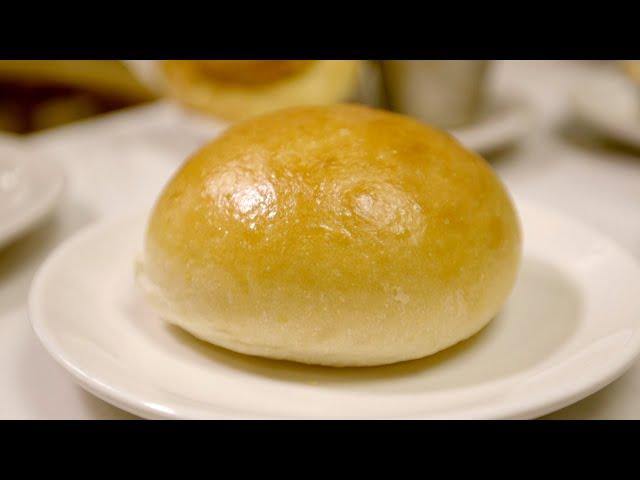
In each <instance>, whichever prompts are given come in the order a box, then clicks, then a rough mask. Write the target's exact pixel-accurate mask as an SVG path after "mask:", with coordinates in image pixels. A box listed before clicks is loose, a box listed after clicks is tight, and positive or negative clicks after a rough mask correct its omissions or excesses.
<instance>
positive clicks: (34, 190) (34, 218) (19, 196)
mask: <svg viewBox="0 0 640 480" xmlns="http://www.w3.org/2000/svg"><path fill="white" fill-rule="evenodd" d="M63 178H64V176H63V174H62V171H61V170H60V169H59V168H57V167H56V166H55V165H53V164H52V163H50V162H47V161H38V160H36V159H32V158H31V157H29V156H28V155H26V154H25V152H24V151H23V150H22V149H21V148H19V147H17V146H16V147H13V146H9V145H7V144H6V143H3V144H0V248H1V247H3V246H5V245H7V244H8V243H9V242H11V241H12V240H14V239H15V238H16V237H18V236H19V235H21V234H22V233H24V232H26V231H27V230H28V229H29V228H31V227H33V226H35V225H36V224H37V223H38V222H40V221H41V220H42V219H43V218H44V217H45V216H46V215H47V214H48V213H49V212H51V210H52V209H53V207H54V206H55V205H56V203H57V200H58V198H59V196H60V192H61V191H62V185H63V183H64V181H63Z"/></svg>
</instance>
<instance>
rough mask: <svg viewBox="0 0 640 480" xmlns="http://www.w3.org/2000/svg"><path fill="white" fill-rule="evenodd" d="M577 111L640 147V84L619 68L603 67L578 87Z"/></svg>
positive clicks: (605, 130) (606, 131) (591, 122)
mask: <svg viewBox="0 0 640 480" xmlns="http://www.w3.org/2000/svg"><path fill="white" fill-rule="evenodd" d="M572 100H573V102H572V103H573V109H574V111H575V113H576V115H577V116H578V117H579V118H580V119H581V120H583V121H584V122H586V123H587V124H588V125H590V126H591V127H593V128H595V129H597V130H598V131H600V132H601V133H602V134H604V135H606V136H608V137H610V138H613V139H615V140H617V141H619V142H623V143H626V144H628V145H630V146H633V147H635V148H640V86H637V85H635V84H634V83H633V82H631V80H629V79H627V78H626V77H625V76H624V75H623V74H622V72H620V71H618V70H614V69H611V70H608V69H607V70H603V71H600V72H597V73H595V74H593V75H592V76H590V77H588V78H586V79H585V80H584V81H583V82H582V83H581V84H579V85H577V86H576V88H575V89H574V92H573V95H572Z"/></svg>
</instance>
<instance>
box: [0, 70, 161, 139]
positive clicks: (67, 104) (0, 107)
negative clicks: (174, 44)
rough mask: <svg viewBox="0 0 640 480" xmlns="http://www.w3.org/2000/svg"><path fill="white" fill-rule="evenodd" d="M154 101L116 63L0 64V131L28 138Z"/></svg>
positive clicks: (138, 82)
mask: <svg viewBox="0 0 640 480" xmlns="http://www.w3.org/2000/svg"><path fill="white" fill-rule="evenodd" d="M153 98H155V96H154V94H153V93H152V92H151V91H150V90H149V89H148V88H147V87H146V86H145V85H143V84H142V83H141V82H140V81H139V80H138V79H137V78H136V77H135V76H134V75H132V74H131V72H130V71H129V69H128V68H127V67H126V66H125V65H124V64H123V63H122V62H120V61H117V60H2V61H0V130H4V131H8V132H11V133H18V134H27V133H31V132H35V131H38V130H42V129H45V128H51V127H57V126H60V125H64V124H67V123H70V122H74V121H77V120H82V119H86V118H89V117H92V116H95V115H99V114H102V113H107V112H111V111H114V110H118V109H121V108H125V107H129V106H133V105H138V104H140V103H142V102H146V101H148V100H151V99H153Z"/></svg>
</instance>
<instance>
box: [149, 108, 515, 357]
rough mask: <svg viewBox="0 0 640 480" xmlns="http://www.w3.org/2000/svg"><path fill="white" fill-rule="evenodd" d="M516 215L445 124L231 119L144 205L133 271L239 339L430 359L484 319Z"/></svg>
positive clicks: (500, 282) (173, 310)
mask: <svg viewBox="0 0 640 480" xmlns="http://www.w3.org/2000/svg"><path fill="white" fill-rule="evenodd" d="M520 249H521V238H520V228H519V223H518V219H517V215H516V212H515V210H514V207H513V204H512V202H511V200H510V198H509V196H508V194H507V193H506V191H505V188H504V187H503V185H502V184H501V182H500V181H499V180H498V178H497V177H496V175H495V174H494V173H493V171H492V170H491V168H490V167H489V166H488V165H487V163H486V162H485V161H484V160H483V159H482V158H481V157H479V156H478V155H476V154H475V153H472V152H470V151H468V150H466V149H465V148H464V147H462V146H461V145H460V144H459V143H458V142H457V141H456V140H455V139H453V138H452V137H451V136H449V135H448V134H446V133H444V132H441V131H439V130H436V129H433V128H431V127H429V126H426V125H424V124H421V123H419V122H417V121H415V120H412V119H410V118H408V117H404V116H401V115H397V114H393V113H389V112H384V111H380V110H374V109H370V108H367V107H361V106H352V105H334V106H330V107H298V108H292V109H286V110H282V111H278V112H275V113H271V114H267V115H264V116H261V117H257V118H253V119H250V120H247V121H244V122H241V123H238V124H236V125H234V126H232V127H231V128H229V129H228V130H227V131H226V132H225V133H224V134H222V135H221V136H220V137H218V138H217V139H215V140H214V141H213V142H211V143H210V144H208V145H207V146H205V147H204V148H202V149H201V150H200V151H198V152H197V153H196V154H194V155H193V156H192V157H191V158H189V159H188V160H187V162H186V163H185V164H184V166H183V167H182V168H181V169H180V170H179V172H178V173H177V174H176V175H175V177H174V178H173V179H172V180H171V181H170V182H169V184H168V185H167V186H166V187H165V189H164V191H163V192H162V194H161V196H160V198H159V199H158V201H157V203H156V205H155V207H154V209H153V212H152V214H151V217H150V221H149V225H148V230H147V236H146V241H145V252H144V256H143V260H142V262H141V265H140V268H139V272H138V273H139V275H138V278H139V281H140V284H141V285H142V287H143V288H144V290H145V292H146V293H147V295H148V297H149V299H150V300H151V302H152V303H153V304H154V305H155V307H156V308H157V309H158V311H159V313H160V315H161V316H162V317H163V318H164V319H165V320H167V321H169V322H171V323H174V324H176V325H178V326H180V327H182V328H184V329H186V330H187V331H189V332H191V333H192V334H193V335H195V336H197V337H199V338H201V339H203V340H206V341H209V342H211V343H214V344H216V345H219V346H222V347H225V348H228V349H231V350H235V351H238V352H242V353H247V354H252V355H259V356H264V357H271V358H277V359H288V360H294V361H298V362H304V363H312V364H323V365H332V366H366V365H380V364H386V363H393V362H398V361H403V360H409V359H413V358H419V357H423V356H426V355H429V354H432V353H435V352H437V351H439V350H442V349H444V348H446V347H448V346H450V345H453V344H454V343H457V342H459V341H461V340H463V339H465V338H467V337H469V336H471V335H473V334H474V333H476V332H477V331H478V330H480V329H481V328H482V327H484V326H485V325H486V324H487V323H488V322H489V321H490V320H491V318H492V317H493V316H494V315H495V314H496V313H497V312H498V311H499V309H500V308H501V306H502V305H503V303H504V301H505V299H506V298H507V296H508V294H509V292H510V290H511V288H512V286H513V283H514V281H515V277H516V274H517V270H518V264H519V259H520Z"/></svg>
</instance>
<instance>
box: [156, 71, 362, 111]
mask: <svg viewBox="0 0 640 480" xmlns="http://www.w3.org/2000/svg"><path fill="white" fill-rule="evenodd" d="M359 68H360V62H359V61H355V60H166V61H163V62H161V64H160V69H161V71H162V78H163V80H162V82H161V83H162V84H163V87H161V88H163V89H164V90H166V91H167V92H168V93H169V94H170V95H172V96H173V97H175V98H177V99H178V100H180V101H182V102H183V103H185V104H186V105H188V106H189V107H192V108H195V109H198V110H200V111H202V112H204V113H208V114H212V115H215V116H218V117H220V118H223V119H226V120H238V119H242V118H247V117H250V116H253V115H257V114H261V113H265V112H269V111H272V110H277V109H279V108H284V107H290V106H295V105H316V104H317V105H324V104H331V103H336V102H341V101H345V100H348V99H349V97H350V96H351V95H352V94H354V92H355V91H356V89H357V86H358V74H359Z"/></svg>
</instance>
